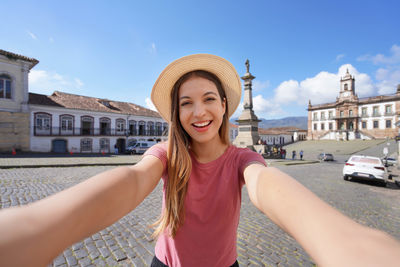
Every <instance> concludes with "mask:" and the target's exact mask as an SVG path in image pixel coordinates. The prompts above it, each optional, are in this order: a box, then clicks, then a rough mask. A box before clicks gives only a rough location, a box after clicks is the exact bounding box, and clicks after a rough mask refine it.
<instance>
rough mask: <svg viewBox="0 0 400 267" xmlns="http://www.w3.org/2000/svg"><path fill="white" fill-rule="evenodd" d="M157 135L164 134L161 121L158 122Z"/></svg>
mask: <svg viewBox="0 0 400 267" xmlns="http://www.w3.org/2000/svg"><path fill="white" fill-rule="evenodd" d="M156 135H157V136H161V135H162V123H161V122H156Z"/></svg>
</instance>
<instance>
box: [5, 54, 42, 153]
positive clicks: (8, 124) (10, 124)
mask: <svg viewBox="0 0 400 267" xmlns="http://www.w3.org/2000/svg"><path fill="white" fill-rule="evenodd" d="M38 63H39V61H38V60H36V59H34V58H28V57H25V56H21V55H17V54H14V53H10V52H7V51H4V50H1V49H0V151H11V150H12V149H16V150H29V147H30V142H29V141H30V138H29V137H30V134H29V107H28V74H29V71H30V70H31V69H32V68H33V67H34V66H35V65H36V64H38Z"/></svg>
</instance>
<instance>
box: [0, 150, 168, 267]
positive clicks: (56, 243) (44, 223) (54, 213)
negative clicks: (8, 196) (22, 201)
mask: <svg viewBox="0 0 400 267" xmlns="http://www.w3.org/2000/svg"><path fill="white" fill-rule="evenodd" d="M162 171H163V165H162V163H161V161H160V160H159V159H158V158H156V157H154V156H145V157H144V158H143V159H142V160H141V161H140V162H139V163H138V164H136V165H134V166H132V167H119V168H115V169H112V170H110V171H106V172H103V173H100V174H98V175H96V176H93V177H92V178H90V179H88V180H86V181H84V182H82V183H80V184H77V185H75V186H73V187H71V188H69V189H67V190H64V191H62V192H59V193H56V194H54V195H52V196H50V197H48V198H45V199H42V200H40V201H37V202H34V203H32V204H28V205H25V206H21V207H14V208H9V209H5V210H1V211H0V266H45V265H46V264H48V263H49V262H51V260H52V259H53V258H55V257H56V256H57V255H58V254H60V253H61V252H62V251H63V250H64V249H65V248H67V247H68V246H70V245H72V244H73V243H75V242H77V241H79V240H81V239H83V238H85V237H87V236H90V235H92V234H94V233H96V232H98V231H99V230H101V229H104V228H105V227H107V226H109V225H110V224H112V223H114V222H115V221H117V220H119V219H120V218H121V217H123V216H124V215H126V214H127V213H128V212H130V211H131V210H133V209H134V208H135V207H136V206H137V205H139V204H140V203H141V202H142V201H143V199H144V198H145V197H146V196H147V195H148V194H150V193H151V191H153V189H154V188H155V187H156V185H157V183H158V182H159V180H160V178H161V175H162Z"/></svg>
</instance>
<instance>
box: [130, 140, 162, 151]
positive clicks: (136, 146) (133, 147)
mask: <svg viewBox="0 0 400 267" xmlns="http://www.w3.org/2000/svg"><path fill="white" fill-rule="evenodd" d="M155 144H156V142H154V141H139V142H136V143H133V144H130V145H129V146H128V147H127V148H126V152H127V153H130V154H143V153H144V152H146V150H147V149H149V148H150V147H151V146H153V145H155Z"/></svg>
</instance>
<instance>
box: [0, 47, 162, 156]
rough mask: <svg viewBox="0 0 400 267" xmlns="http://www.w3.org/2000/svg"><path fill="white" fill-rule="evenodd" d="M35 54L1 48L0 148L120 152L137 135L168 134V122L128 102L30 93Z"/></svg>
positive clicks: (148, 138)
mask: <svg viewBox="0 0 400 267" xmlns="http://www.w3.org/2000/svg"><path fill="white" fill-rule="evenodd" d="M38 62H39V61H38V60H36V59H34V58H28V57H25V56H22V55H18V54H15V53H12V52H8V51H4V50H1V49H0V152H11V151H13V152H14V151H15V150H21V151H34V152H64V153H65V152H70V153H74V152H75V153H76V152H77V153H86V152H87V153H109V152H112V153H114V152H115V149H116V148H117V149H118V151H119V152H124V151H125V148H126V147H127V145H129V144H130V143H132V142H137V141H156V142H159V141H165V140H167V131H168V124H167V123H166V122H165V121H164V120H163V119H162V118H161V116H160V115H159V114H158V113H157V112H155V111H152V110H150V109H147V108H144V107H141V106H139V105H135V104H133V103H128V102H120V101H112V100H108V99H100V98H96V97H88V96H81V95H74V94H68V93H63V92H57V91H56V92H54V93H53V94H52V95H50V96H47V95H41V94H35V93H29V88H28V85H29V81H28V78H29V75H28V74H29V71H30V70H31V69H32V68H33V67H34V66H35V65H36V64H38Z"/></svg>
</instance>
